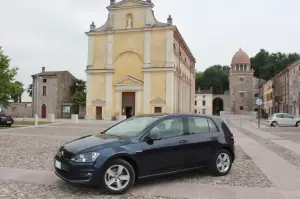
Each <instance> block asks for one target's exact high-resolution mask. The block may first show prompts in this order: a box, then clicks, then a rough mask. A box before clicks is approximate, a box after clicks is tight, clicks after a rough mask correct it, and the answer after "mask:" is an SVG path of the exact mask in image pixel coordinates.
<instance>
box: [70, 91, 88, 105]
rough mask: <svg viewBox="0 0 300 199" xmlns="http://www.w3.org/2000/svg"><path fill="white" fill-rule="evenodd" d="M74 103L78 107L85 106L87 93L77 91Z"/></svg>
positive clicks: (73, 98)
mask: <svg viewBox="0 0 300 199" xmlns="http://www.w3.org/2000/svg"><path fill="white" fill-rule="evenodd" d="M72 102H73V104H75V105H77V106H81V105H85V102H86V94H85V92H80V91H77V92H76V93H74V94H73V96H72Z"/></svg>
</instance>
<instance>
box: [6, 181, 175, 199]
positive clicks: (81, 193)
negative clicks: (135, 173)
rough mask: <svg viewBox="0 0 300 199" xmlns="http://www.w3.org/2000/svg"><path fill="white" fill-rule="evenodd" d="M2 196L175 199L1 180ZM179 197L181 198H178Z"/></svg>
mask: <svg viewBox="0 0 300 199" xmlns="http://www.w3.org/2000/svg"><path fill="white" fill-rule="evenodd" d="M0 198H5V199H16V198H20V199H21V198H22V199H23V198H26V199H45V198H47V199H56V198H57V199H65V198H66V199H79V198H80V199H81V198H86V199H96V198H97V199H175V198H169V197H161V196H153V195H146V196H145V195H143V196H141V195H136V194H134V193H127V194H125V195H107V194H104V193H103V192H102V191H100V190H98V189H91V188H79V187H74V186H71V185H65V186H62V187H55V186H48V185H36V184H27V183H21V182H12V181H1V180H0ZM177 199H179V198H177Z"/></svg>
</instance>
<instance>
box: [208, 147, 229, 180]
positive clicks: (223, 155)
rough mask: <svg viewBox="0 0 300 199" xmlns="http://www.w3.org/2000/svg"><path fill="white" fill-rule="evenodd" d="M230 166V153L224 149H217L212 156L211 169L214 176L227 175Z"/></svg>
mask: <svg viewBox="0 0 300 199" xmlns="http://www.w3.org/2000/svg"><path fill="white" fill-rule="evenodd" d="M231 166H232V155H231V153H230V152H229V151H228V150H226V149H221V150H219V151H218V152H217V153H216V155H215V156H214V160H213V162H212V164H211V167H212V168H211V169H212V171H213V173H214V174H215V175H216V176H224V175H227V174H228V173H229V171H230V169H231Z"/></svg>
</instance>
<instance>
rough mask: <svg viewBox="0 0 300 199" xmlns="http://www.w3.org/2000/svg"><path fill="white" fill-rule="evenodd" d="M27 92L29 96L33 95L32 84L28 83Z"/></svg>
mask: <svg viewBox="0 0 300 199" xmlns="http://www.w3.org/2000/svg"><path fill="white" fill-rule="evenodd" d="M27 93H28V95H29V97H32V84H29V85H28V88H27Z"/></svg>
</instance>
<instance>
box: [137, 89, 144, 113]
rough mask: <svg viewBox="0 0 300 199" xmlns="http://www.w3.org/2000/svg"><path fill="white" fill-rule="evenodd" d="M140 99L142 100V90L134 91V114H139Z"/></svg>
mask: <svg viewBox="0 0 300 199" xmlns="http://www.w3.org/2000/svg"><path fill="white" fill-rule="evenodd" d="M141 100H142V91H140V90H139V91H136V92H135V114H136V115H139V114H141Z"/></svg>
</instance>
